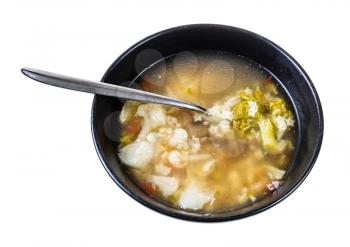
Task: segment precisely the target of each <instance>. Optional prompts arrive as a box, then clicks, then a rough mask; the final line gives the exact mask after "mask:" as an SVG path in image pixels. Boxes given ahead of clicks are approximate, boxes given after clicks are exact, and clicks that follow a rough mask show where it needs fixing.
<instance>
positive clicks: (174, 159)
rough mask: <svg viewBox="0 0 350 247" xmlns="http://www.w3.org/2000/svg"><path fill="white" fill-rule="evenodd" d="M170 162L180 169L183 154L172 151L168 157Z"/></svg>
mask: <svg viewBox="0 0 350 247" xmlns="http://www.w3.org/2000/svg"><path fill="white" fill-rule="evenodd" d="M168 160H169V162H170V163H171V164H173V165H174V166H176V167H180V166H181V163H182V159H181V154H180V152H179V151H176V150H175V151H171V152H170V153H169V156H168Z"/></svg>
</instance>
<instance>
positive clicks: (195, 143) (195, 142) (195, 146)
mask: <svg viewBox="0 0 350 247" xmlns="http://www.w3.org/2000/svg"><path fill="white" fill-rule="evenodd" d="M189 144H190V147H191V152H192V153H196V152H198V151H199V150H200V149H201V143H200V141H199V138H198V137H195V136H192V139H191V140H190V141H189Z"/></svg>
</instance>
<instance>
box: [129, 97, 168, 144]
mask: <svg viewBox="0 0 350 247" xmlns="http://www.w3.org/2000/svg"><path fill="white" fill-rule="evenodd" d="M135 116H140V117H143V119H144V121H143V126H142V129H141V131H140V133H139V135H138V137H137V138H138V139H142V138H145V137H146V135H147V134H148V133H149V132H150V131H152V130H153V129H156V128H158V127H161V126H163V125H165V124H166V112H165V109H164V107H163V106H161V105H158V104H143V105H140V106H139V107H138V108H137V111H136V114H135Z"/></svg>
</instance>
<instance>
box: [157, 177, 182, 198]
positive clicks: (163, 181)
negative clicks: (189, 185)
mask: <svg viewBox="0 0 350 247" xmlns="http://www.w3.org/2000/svg"><path fill="white" fill-rule="evenodd" d="M150 182H151V183H153V184H154V185H156V186H157V187H158V188H159V190H160V191H161V193H162V194H163V196H165V197H168V196H170V195H172V194H174V193H175V192H176V190H177V188H178V187H179V182H178V181H177V179H176V178H174V177H163V176H151V179H150Z"/></svg>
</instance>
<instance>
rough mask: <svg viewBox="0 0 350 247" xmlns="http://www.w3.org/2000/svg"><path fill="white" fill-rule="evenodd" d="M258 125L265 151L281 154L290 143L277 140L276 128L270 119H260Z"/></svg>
mask: <svg viewBox="0 0 350 247" xmlns="http://www.w3.org/2000/svg"><path fill="white" fill-rule="evenodd" d="M258 123H259V128H260V135H261V141H262V144H263V147H264V149H265V151H266V152H268V153H271V154H278V153H281V152H282V151H283V150H284V149H285V148H286V147H287V144H288V142H287V141H286V140H280V141H277V140H276V137H275V132H274V127H273V125H272V123H271V121H270V119H268V118H264V117H260V119H259V122H258Z"/></svg>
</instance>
